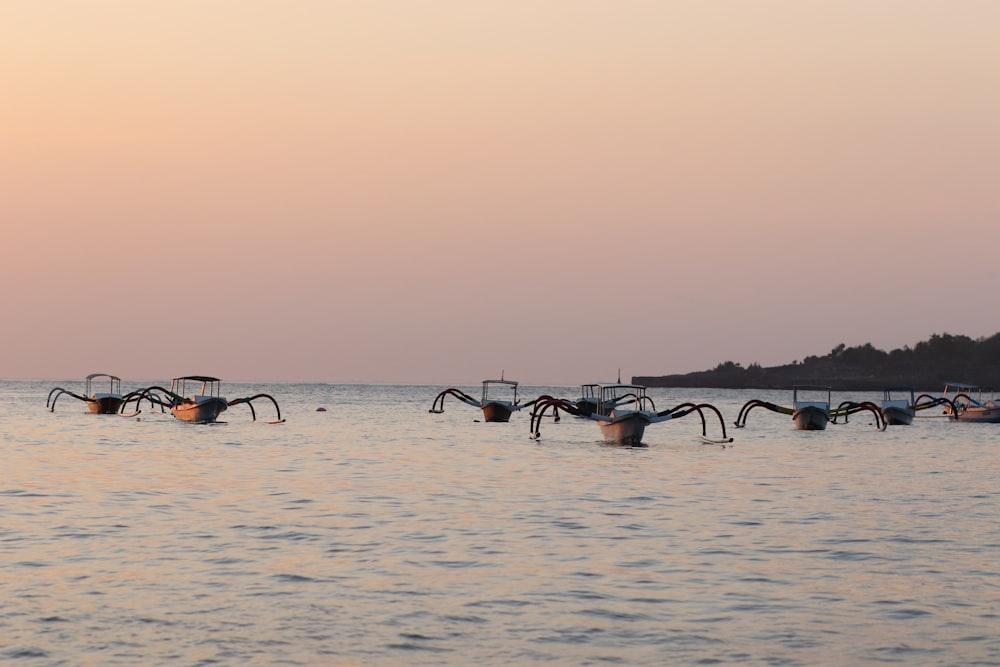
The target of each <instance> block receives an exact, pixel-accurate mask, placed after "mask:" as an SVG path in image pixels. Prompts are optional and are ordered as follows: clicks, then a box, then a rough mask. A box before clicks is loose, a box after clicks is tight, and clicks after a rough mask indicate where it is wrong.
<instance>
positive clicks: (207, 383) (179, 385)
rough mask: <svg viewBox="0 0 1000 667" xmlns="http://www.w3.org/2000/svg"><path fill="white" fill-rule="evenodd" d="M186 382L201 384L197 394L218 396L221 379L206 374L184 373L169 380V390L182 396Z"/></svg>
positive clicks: (185, 391)
mask: <svg viewBox="0 0 1000 667" xmlns="http://www.w3.org/2000/svg"><path fill="white" fill-rule="evenodd" d="M188 382H193V383H196V384H201V390H200V391H199V392H198V395H199V396H218V395H219V386H220V384H221V383H222V380H220V379H219V378H214V377H211V376H208V375H184V376H182V377H178V378H174V379H173V380H171V381H170V391H171V392H172V393H174V394H177V395H178V396H183V395H184V394H186V393H187V389H186V385H187V383H188Z"/></svg>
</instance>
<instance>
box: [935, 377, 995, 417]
mask: <svg viewBox="0 0 1000 667" xmlns="http://www.w3.org/2000/svg"><path fill="white" fill-rule="evenodd" d="M943 398H944V399H946V400H948V401H950V403H945V409H944V410H945V414H946V415H948V417H949V418H950V419H952V420H955V421H962V422H979V423H983V424H1000V404H998V403H997V402H996V399H995V398H994V396H993V392H992V391H990V392H987V391H985V390H983V389H982V388H981V387H978V386H976V385H972V384H963V383H961V382H949V383H947V384H945V386H944V394H943Z"/></svg>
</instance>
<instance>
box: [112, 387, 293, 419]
mask: <svg viewBox="0 0 1000 667" xmlns="http://www.w3.org/2000/svg"><path fill="white" fill-rule="evenodd" d="M221 386H222V381H221V380H220V379H219V378H215V377H210V376H207V375H185V376H182V377H177V378H174V379H173V380H171V381H170V389H164V388H163V387H159V386H153V387H147V388H146V389H143V390H142V391H137V392H133V393H131V394H129V395H128V397H127V398H126V404H127V403H129V402H131V401H135V402H136V405H137V407H138V406H139V405H141V404H142V401H143V400H148V401H150V403H153V404H154V405H157V404H158V405H162V406H166V407H168V408H170V413H171V414H172V415H173V416H174V417H176V418H177V419H180V420H181V421H185V422H191V423H196V424H210V423H213V422H216V421H218V419H219V415H221V414H222V413H223V412H225V411H226V410H227V409H228V408H229V407H230V406H232V405H238V404H240V403H246V404H247V406H249V408H250V414H251V415H252V418H253V420H254V421H257V411H256V410H255V409H254V407H253V401H254V400H256V399H258V398H266V399H268V400H269V401H271V402H272V403H273V404H274V409H275V410H276V411H277V414H278V416H277V418H276V419H275V420H274V421H270V422H268V423H269V424H281V423H283V422H284V421H285V420H284V419H282V418H281V408H280V407H279V406H278V401H276V400H275V399H274V397H273V396H271V395H270V394H256V395H254V396H250V397H248V398H235V399H233V400H231V401H227V400H226V398H225V397H224V396H222V395H221ZM189 387H190V391H191V392H192V393H190V394H189V393H188V391H189ZM136 414H138V410H137V411H136V412H134V413H133V415H136Z"/></svg>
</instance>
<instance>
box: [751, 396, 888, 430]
mask: <svg viewBox="0 0 1000 667" xmlns="http://www.w3.org/2000/svg"><path fill="white" fill-rule="evenodd" d="M831 393H832V390H831V389H830V387H825V386H819V385H796V386H794V387H793V388H792V407H790V408H789V407H785V406H781V405H776V404H774V403H771V402H770V401H762V400H760V399H756V398H755V399H753V400H750V401H747V402H746V403H744V404H743V407H742V408H740V412H739V414H738V415H737V417H736V428H743V427H744V426H746V422H747V415H749V414H750V411H751V410H753V409H754V408H757V407H762V408H766V409H768V410H770V411H771V412H778V413H780V414H784V415H791V416H792V421H793V422H794V423H795V428H797V429H799V430H802V431H823V430H825V429H826V425H827V424H828V423H829V422H830V421H831V419H832V420H833V422H834V423H836V422H837V418H838V417H843V418H844V421H845V422H846V421H847V417H848V416H849V415H852V414H855V413H857V412H862V411H867V412H871V413H872V414H873V415H874V416H875V426H876V427H877V428H878V429H879V430H880V431H884V430H885V426H886V425H885V418H884V417H883V416H882V410H881V408H879V406H877V405H875V404H874V403H872V402H871V401H863V402H861V403H855V402H853V401H845V402H843V403H841V404H840V405H839V406H838V407H837V409H836V410H831V409H830V396H831ZM800 394H801V395H802V397H800Z"/></svg>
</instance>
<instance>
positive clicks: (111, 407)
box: [45, 373, 124, 415]
mask: <svg viewBox="0 0 1000 667" xmlns="http://www.w3.org/2000/svg"><path fill="white" fill-rule="evenodd" d="M95 380H98V381H100V380H104V381H106V382H107V383H108V391H94V389H93V385H94V381H95ZM84 382H85V384H84V390H83V394H82V395H81V394H74V393H73V392H71V391H68V390H66V389H63V388H62V387H55V388H54V389H53V390H52V391H50V392H49V396H48V398H47V399H45V407H47V408H48V409H49V411H50V412H54V411H55V409H56V401H58V400H59V397H60V396H62V395H63V394H69V395H70V396H72V397H73V398H75V399H77V400H80V401H83V402H84V403H86V404H87V412H89V413H90V414H92V415H113V414H117V413H118V410H119V409H120V408H121V406H122V402H123V401H124V397H123V396H122V380H121V378H120V377H118V376H116V375H108V374H107V373H91V374H90V375H88V376H87V377H86V378H84Z"/></svg>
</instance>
